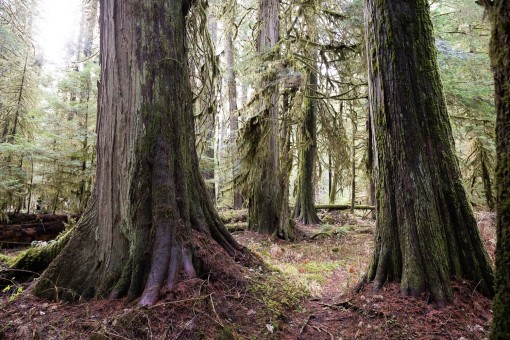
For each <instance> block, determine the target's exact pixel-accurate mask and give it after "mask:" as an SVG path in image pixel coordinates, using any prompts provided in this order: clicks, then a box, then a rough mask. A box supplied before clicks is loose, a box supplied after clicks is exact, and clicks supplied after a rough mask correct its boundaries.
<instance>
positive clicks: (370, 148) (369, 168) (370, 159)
mask: <svg viewBox="0 0 510 340" xmlns="http://www.w3.org/2000/svg"><path fill="white" fill-rule="evenodd" d="M371 126H372V124H371V119H370V114H368V115H367V122H366V130H367V135H368V143H367V154H368V155H367V163H366V172H367V178H368V192H369V197H368V205H372V206H374V205H375V180H374V141H373V136H372V129H371ZM370 217H371V218H372V219H373V220H375V211H372V212H371V213H370Z"/></svg>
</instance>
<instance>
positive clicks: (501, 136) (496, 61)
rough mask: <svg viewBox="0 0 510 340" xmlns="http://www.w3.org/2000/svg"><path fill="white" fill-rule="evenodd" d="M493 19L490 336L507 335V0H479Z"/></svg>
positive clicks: (509, 262) (509, 224) (509, 132)
mask: <svg viewBox="0 0 510 340" xmlns="http://www.w3.org/2000/svg"><path fill="white" fill-rule="evenodd" d="M480 2H481V3H483V4H484V5H485V6H486V8H487V10H488V11H489V15H490V18H491V21H492V37H491V48H490V56H491V64H492V69H493V72H494V83H495V89H496V91H495V100H496V114H497V118H496V150H497V166H496V168H497V170H496V186H497V203H496V211H497V225H496V228H497V246H496V280H495V281H496V287H495V290H496V295H495V297H494V302H493V311H494V318H493V322H492V330H491V339H510V317H509V316H510V44H509V37H510V2H509V1H507V0H494V1H489V0H485V1H480Z"/></svg>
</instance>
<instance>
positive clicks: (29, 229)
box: [0, 214, 77, 247]
mask: <svg viewBox="0 0 510 340" xmlns="http://www.w3.org/2000/svg"><path fill="white" fill-rule="evenodd" d="M73 218H77V216H73ZM9 220H10V223H11V224H0V246H2V247H16V246H22V245H28V244H30V243H31V242H33V241H50V240H54V239H55V238H56V237H57V236H58V234H60V233H61V232H62V231H63V230H64V229H65V226H64V223H67V222H68V216H66V215H33V214H29V215H27V214H24V215H14V216H10V217H9Z"/></svg>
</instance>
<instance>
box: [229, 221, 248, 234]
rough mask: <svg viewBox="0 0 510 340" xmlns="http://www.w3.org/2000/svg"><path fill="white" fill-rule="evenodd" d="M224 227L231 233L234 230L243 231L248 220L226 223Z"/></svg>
mask: <svg viewBox="0 0 510 340" xmlns="http://www.w3.org/2000/svg"><path fill="white" fill-rule="evenodd" d="M225 227H226V228H227V230H228V231H230V232H231V233H233V232H235V231H245V230H247V229H248V222H235V223H226V224H225Z"/></svg>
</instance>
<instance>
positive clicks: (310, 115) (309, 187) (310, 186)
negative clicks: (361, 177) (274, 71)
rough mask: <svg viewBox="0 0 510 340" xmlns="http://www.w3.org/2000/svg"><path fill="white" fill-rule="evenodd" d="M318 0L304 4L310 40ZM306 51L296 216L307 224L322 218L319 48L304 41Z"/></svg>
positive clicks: (313, 28) (305, 20)
mask: <svg viewBox="0 0 510 340" xmlns="http://www.w3.org/2000/svg"><path fill="white" fill-rule="evenodd" d="M316 5H317V4H316V1H309V2H307V3H306V4H304V5H303V21H304V23H305V24H306V32H305V36H306V38H307V39H308V40H309V41H313V42H315V41H316V40H317V27H316V26H317V24H316V15H317V13H316V8H315V6H316ZM304 48H305V55H306V57H307V59H308V61H309V63H310V65H308V66H307V67H306V71H305V72H306V80H307V84H306V88H305V98H304V99H303V120H302V122H301V127H300V144H299V158H298V177H297V187H296V189H297V195H296V203H295V204H294V218H295V219H297V220H298V221H299V222H301V223H304V224H316V223H319V222H320V219H319V216H317V212H316V211H315V207H314V205H315V190H314V173H315V158H316V156H317V101H316V99H314V98H313V97H314V96H316V94H317V82H318V81H317V50H316V48H315V47H313V46H309V45H305V46H304Z"/></svg>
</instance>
